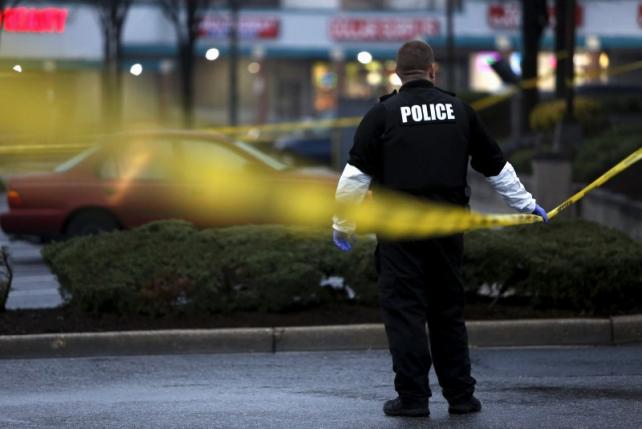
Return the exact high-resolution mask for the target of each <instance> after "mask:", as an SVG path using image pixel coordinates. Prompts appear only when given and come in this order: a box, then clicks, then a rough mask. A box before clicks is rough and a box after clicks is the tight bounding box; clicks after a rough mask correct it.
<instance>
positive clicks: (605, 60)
mask: <svg viewBox="0 0 642 429" xmlns="http://www.w3.org/2000/svg"><path fill="white" fill-rule="evenodd" d="M598 62H599V63H600V67H602V68H603V69H606V68H608V67H609V56H608V55H607V54H606V52H602V53H601V54H600V56H599V58H598Z"/></svg>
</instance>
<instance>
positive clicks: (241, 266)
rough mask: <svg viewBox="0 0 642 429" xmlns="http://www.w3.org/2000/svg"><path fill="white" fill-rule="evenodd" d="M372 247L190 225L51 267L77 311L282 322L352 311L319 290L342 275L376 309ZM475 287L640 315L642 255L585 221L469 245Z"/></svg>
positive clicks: (121, 238)
mask: <svg viewBox="0 0 642 429" xmlns="http://www.w3.org/2000/svg"><path fill="white" fill-rule="evenodd" d="M374 245H375V243H374V240H373V239H369V238H366V237H362V238H360V239H359V240H358V241H357V243H356V246H355V248H354V250H353V251H352V252H351V253H349V254H344V253H342V252H340V251H338V250H337V249H335V248H334V247H333V245H332V244H331V241H330V236H329V232H327V231H323V232H320V231H311V230H307V229H302V228H289V227H283V226H243V227H232V228H225V229H207V230H198V229H195V228H193V227H192V226H191V225H190V224H188V223H185V222H181V221H165V222H157V223H153V224H149V225H146V226H143V227H141V228H138V229H135V230H132V231H124V232H114V233H108V234H103V235H99V236H95V237H82V238H77V239H74V240H71V241H68V242H62V243H54V244H51V245H49V246H47V247H46V248H45V249H44V251H43V254H44V257H45V260H46V261H47V262H48V264H49V265H50V266H51V268H52V270H53V271H54V273H55V274H57V275H58V278H59V280H60V283H61V288H62V292H63V296H65V297H66V299H67V301H68V304H69V305H70V306H71V307H72V308H75V309H78V310H81V311H85V312H91V313H100V312H116V313H120V314H125V315H126V314H149V315H154V316H161V315H165V314H174V313H189V314H193V313H200V314H202V313H217V312H228V311H235V310H245V311H252V310H256V311H268V312H282V311H289V310H295V309H301V308H306V307H311V306H316V305H321V304H328V303H332V302H337V300H345V299H346V297H345V294H344V293H337V292H335V291H332V290H331V289H330V288H321V287H320V286H319V282H320V280H321V279H322V278H324V277H329V276H342V277H344V279H345V282H346V283H347V284H348V285H349V286H350V287H351V288H352V289H353V290H354V292H355V293H356V301H357V302H359V303H361V304H364V305H371V306H376V305H377V288H376V274H375V271H374V264H373V257H372V252H373V249H374ZM464 279H465V283H466V287H467V289H468V290H469V291H470V292H473V293H474V292H475V291H477V290H478V288H479V286H480V285H482V284H489V285H490V284H496V285H502V286H503V287H504V288H507V289H513V290H514V291H515V292H516V293H517V294H518V295H520V296H523V297H527V299H528V301H529V302H530V304H531V305H532V306H534V307H540V308H541V307H543V306H545V307H552V308H560V309H561V308H564V309H573V310H576V311H577V312H578V313H580V314H587V315H591V314H595V315H597V314H616V313H623V312H631V311H639V310H642V245H640V244H639V243H637V242H634V241H632V240H630V239H628V238H627V237H626V236H624V235H623V234H621V233H619V232H616V231H613V230H610V229H607V228H603V227H599V226H596V225H594V224H590V223H587V222H554V223H553V224H552V225H550V226H543V225H535V226H526V227H517V228H510V229H505V230H501V231H480V232H475V233H470V234H468V235H467V237H466V252H465V272H464Z"/></svg>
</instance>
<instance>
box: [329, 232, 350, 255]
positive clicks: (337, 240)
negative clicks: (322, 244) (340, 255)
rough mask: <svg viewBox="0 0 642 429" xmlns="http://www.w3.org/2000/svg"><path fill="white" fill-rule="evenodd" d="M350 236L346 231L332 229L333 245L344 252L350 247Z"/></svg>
mask: <svg viewBox="0 0 642 429" xmlns="http://www.w3.org/2000/svg"><path fill="white" fill-rule="evenodd" d="M351 238H352V237H351V236H350V234H348V233H346V232H341V231H337V230H336V229H333V230H332V241H334V245H335V246H337V247H338V248H339V249H340V250H342V251H344V252H349V251H350V250H351V249H352V239H351Z"/></svg>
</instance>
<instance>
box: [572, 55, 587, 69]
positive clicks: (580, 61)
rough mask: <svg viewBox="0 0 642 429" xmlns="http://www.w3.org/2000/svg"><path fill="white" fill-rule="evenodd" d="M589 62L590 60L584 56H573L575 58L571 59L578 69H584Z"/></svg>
mask: <svg viewBox="0 0 642 429" xmlns="http://www.w3.org/2000/svg"><path fill="white" fill-rule="evenodd" d="M590 62H591V60H590V59H589V57H588V55H586V54H575V56H574V57H573V64H575V65H576V66H579V67H586V66H588V65H589V63H590Z"/></svg>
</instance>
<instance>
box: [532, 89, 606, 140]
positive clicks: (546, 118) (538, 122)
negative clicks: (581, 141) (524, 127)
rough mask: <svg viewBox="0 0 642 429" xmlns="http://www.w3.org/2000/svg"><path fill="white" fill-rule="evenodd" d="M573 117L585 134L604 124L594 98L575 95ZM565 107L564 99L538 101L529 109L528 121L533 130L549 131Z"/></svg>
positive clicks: (601, 112) (604, 121) (597, 129)
mask: <svg viewBox="0 0 642 429" xmlns="http://www.w3.org/2000/svg"><path fill="white" fill-rule="evenodd" d="M574 106H575V117H576V119H577V120H578V121H579V123H580V125H581V126H582V129H583V130H584V132H585V133H587V134H592V133H593V132H596V131H600V130H602V129H603V127H604V126H605V124H606V117H605V116H604V114H603V110H602V108H601V107H600V104H599V103H598V102H596V101H594V100H591V99H588V98H583V97H576V98H575V99H574ZM565 109H566V103H565V101H564V100H553V101H545V102H542V103H539V104H538V105H537V106H535V108H534V109H533V110H532V111H531V113H530V117H529V122H530V126H531V129H532V130H533V131H542V132H550V131H553V130H554V129H555V127H556V126H557V124H559V123H560V122H561V121H562V119H563V117H564V112H565Z"/></svg>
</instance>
